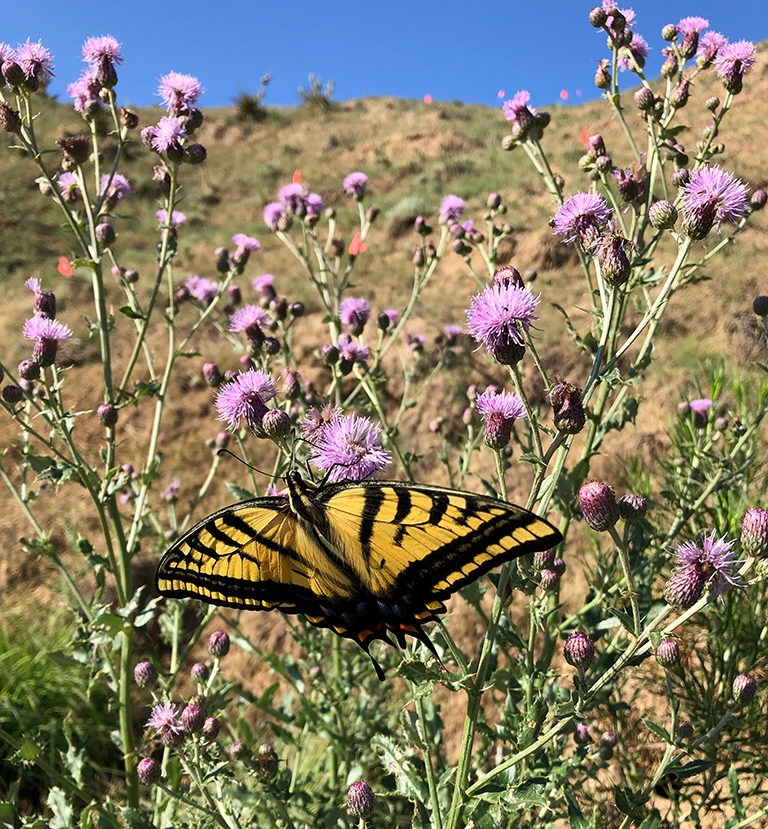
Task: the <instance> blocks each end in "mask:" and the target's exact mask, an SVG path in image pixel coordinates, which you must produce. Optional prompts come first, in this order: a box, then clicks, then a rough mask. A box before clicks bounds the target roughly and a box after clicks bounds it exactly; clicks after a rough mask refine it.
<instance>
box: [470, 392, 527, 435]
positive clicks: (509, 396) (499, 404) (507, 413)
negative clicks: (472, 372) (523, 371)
mask: <svg viewBox="0 0 768 829" xmlns="http://www.w3.org/2000/svg"><path fill="white" fill-rule="evenodd" d="M475 405H476V406H477V411H478V413H479V414H480V417H482V418H483V420H484V422H485V427H484V429H483V439H484V440H485V442H486V444H487V445H488V446H490V447H491V449H503V448H504V447H505V446H506V445H507V444H508V443H509V439H510V436H511V434H512V426H513V425H514V422H515V421H516V420H518V419H520V418H522V417H526V412H525V405H524V403H523V401H522V400H521V399H520V398H519V397H518V396H517V395H516V394H513V393H512V392H507V391H502V392H498V391H496V389H495V388H494V387H491V386H489V387H488V388H487V389H486V390H485V391H484V392H483V393H482V394H481V395H479V396H478V398H477V401H476V403H475Z"/></svg>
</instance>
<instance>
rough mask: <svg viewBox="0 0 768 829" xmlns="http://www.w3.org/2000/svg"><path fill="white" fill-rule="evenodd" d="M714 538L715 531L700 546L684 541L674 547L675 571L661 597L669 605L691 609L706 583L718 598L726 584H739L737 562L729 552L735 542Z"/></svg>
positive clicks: (702, 540)
mask: <svg viewBox="0 0 768 829" xmlns="http://www.w3.org/2000/svg"><path fill="white" fill-rule="evenodd" d="M715 535H716V530H712V532H711V533H710V534H709V535H705V536H703V538H702V539H701V541H700V542H699V543H697V542H695V541H686V542H685V543H683V544H679V545H678V546H677V549H676V551H675V558H676V565H677V567H676V571H675V572H674V573H673V574H672V577H671V578H670V580H669V582H668V583H667V586H666V588H665V591H664V597H665V598H666V599H667V601H668V602H670V604H673V605H676V606H678V607H682V608H688V607H690V606H691V605H692V604H694V603H695V602H696V601H697V600H698V598H699V596H700V595H701V593H702V591H703V589H704V587H705V586H706V585H707V584H709V586H710V590H711V592H712V593H713V594H714V595H715V596H718V597H719V596H722V594H723V590H724V589H725V587H726V585H727V584H730V585H733V586H736V587H738V586H739V585H740V582H739V580H738V575H737V574H736V570H737V568H738V565H739V561H738V559H737V557H736V553H735V552H733V550H732V547H733V545H734V543H735V542H733V541H726V540H725V536H723V537H722V538H718V539H716V538H715Z"/></svg>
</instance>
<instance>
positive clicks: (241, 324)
mask: <svg viewBox="0 0 768 829" xmlns="http://www.w3.org/2000/svg"><path fill="white" fill-rule="evenodd" d="M271 322H272V318H271V317H270V316H269V314H268V313H267V312H266V311H265V310H264V309H263V308H259V306H258V305H244V306H243V307H242V308H238V309H237V311H235V313H234V314H232V316H231V317H230V318H229V330H230V331H245V333H246V336H247V337H248V339H249V340H258V341H261V339H263V337H264V334H263V330H262V329H264V328H267V327H268V326H269V324H270V323H271ZM259 335H261V336H259Z"/></svg>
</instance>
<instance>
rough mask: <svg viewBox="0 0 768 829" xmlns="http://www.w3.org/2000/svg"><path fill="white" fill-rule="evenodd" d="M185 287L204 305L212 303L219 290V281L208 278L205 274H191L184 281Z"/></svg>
mask: <svg viewBox="0 0 768 829" xmlns="http://www.w3.org/2000/svg"><path fill="white" fill-rule="evenodd" d="M184 287H185V288H186V289H187V291H188V292H189V295H190V296H191V297H193V298H194V299H196V300H197V301H198V302H201V303H202V304H203V305H210V304H211V302H213V300H214V298H215V297H216V294H217V293H218V292H219V283H218V282H216V281H215V280H213V279H206V278H205V277H204V276H198V275H197V274H195V275H194V276H190V277H189V279H187V280H186V281H185V282H184Z"/></svg>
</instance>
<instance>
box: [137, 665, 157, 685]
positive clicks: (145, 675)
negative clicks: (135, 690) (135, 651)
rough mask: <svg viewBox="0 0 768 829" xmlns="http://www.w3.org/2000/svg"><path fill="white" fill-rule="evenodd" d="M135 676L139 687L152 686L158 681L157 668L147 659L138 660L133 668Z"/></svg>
mask: <svg viewBox="0 0 768 829" xmlns="http://www.w3.org/2000/svg"><path fill="white" fill-rule="evenodd" d="M133 678H134V680H135V681H136V684H137V685H138V686H139V688H151V687H152V686H153V685H154V684H155V683H156V682H157V668H155V666H154V665H153V664H152V663H151V662H147V661H146V660H144V661H142V662H137V663H136V667H135V668H134V669H133Z"/></svg>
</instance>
